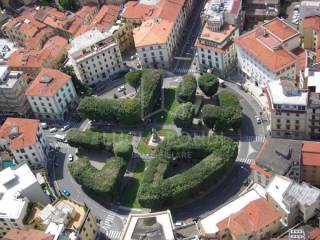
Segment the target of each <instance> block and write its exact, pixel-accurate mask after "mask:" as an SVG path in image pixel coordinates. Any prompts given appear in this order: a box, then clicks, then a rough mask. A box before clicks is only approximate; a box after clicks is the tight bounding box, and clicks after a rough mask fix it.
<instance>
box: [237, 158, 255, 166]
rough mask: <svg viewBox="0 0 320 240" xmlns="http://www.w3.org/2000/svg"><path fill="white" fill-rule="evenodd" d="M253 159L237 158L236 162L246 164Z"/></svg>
mask: <svg viewBox="0 0 320 240" xmlns="http://www.w3.org/2000/svg"><path fill="white" fill-rule="evenodd" d="M252 161H253V159H251V158H237V160H236V162H240V163H244V164H248V165H249V164H251V162H252Z"/></svg>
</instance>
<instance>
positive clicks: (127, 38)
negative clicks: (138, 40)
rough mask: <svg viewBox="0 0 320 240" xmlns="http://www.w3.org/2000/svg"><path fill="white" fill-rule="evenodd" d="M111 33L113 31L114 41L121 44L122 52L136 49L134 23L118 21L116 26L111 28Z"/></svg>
mask: <svg viewBox="0 0 320 240" xmlns="http://www.w3.org/2000/svg"><path fill="white" fill-rule="evenodd" d="M110 31H112V35H113V37H114V39H115V40H116V42H117V43H118V44H119V48H120V51H121V52H124V51H126V50H128V49H130V48H134V40H133V24H132V23H130V22H124V21H121V20H118V21H117V22H116V24H115V25H113V26H112V27H111V28H110Z"/></svg>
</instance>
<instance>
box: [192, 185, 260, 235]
mask: <svg viewBox="0 0 320 240" xmlns="http://www.w3.org/2000/svg"><path fill="white" fill-rule="evenodd" d="M265 193H266V192H265V189H264V188H263V187H261V186H260V185H258V184H254V185H253V186H252V188H251V189H249V190H248V192H246V193H244V194H242V195H241V196H239V197H238V198H236V199H234V200H233V201H231V202H229V203H226V204H225V205H224V206H223V207H221V208H219V209H218V210H217V211H215V212H213V213H212V214H210V215H209V216H207V217H205V218H203V219H201V220H200V221H199V222H198V228H199V229H200V233H201V235H202V236H204V237H205V238H206V239H222V236H223V235H225V234H226V231H225V229H226V228H225V225H222V223H223V222H224V220H225V219H226V218H229V217H232V216H235V215H237V214H239V213H240V212H241V210H242V209H243V208H245V207H246V206H247V205H248V204H250V203H251V202H253V201H256V200H258V199H261V198H265ZM228 234H229V233H228ZM250 234H251V233H250ZM250 234H249V235H250ZM249 235H248V236H249ZM225 236H226V235H225ZM227 239H228V238H227Z"/></svg>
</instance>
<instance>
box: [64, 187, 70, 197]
mask: <svg viewBox="0 0 320 240" xmlns="http://www.w3.org/2000/svg"><path fill="white" fill-rule="evenodd" d="M62 193H63V195H64V196H65V197H70V195H71V193H70V192H69V191H68V189H66V188H65V189H63V190H62Z"/></svg>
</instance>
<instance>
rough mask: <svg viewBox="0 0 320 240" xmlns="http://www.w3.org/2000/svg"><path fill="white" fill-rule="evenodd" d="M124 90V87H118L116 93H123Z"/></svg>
mask: <svg viewBox="0 0 320 240" xmlns="http://www.w3.org/2000/svg"><path fill="white" fill-rule="evenodd" d="M124 90H126V87H125V86H124V85H122V86H120V87H118V92H123V91H124Z"/></svg>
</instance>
